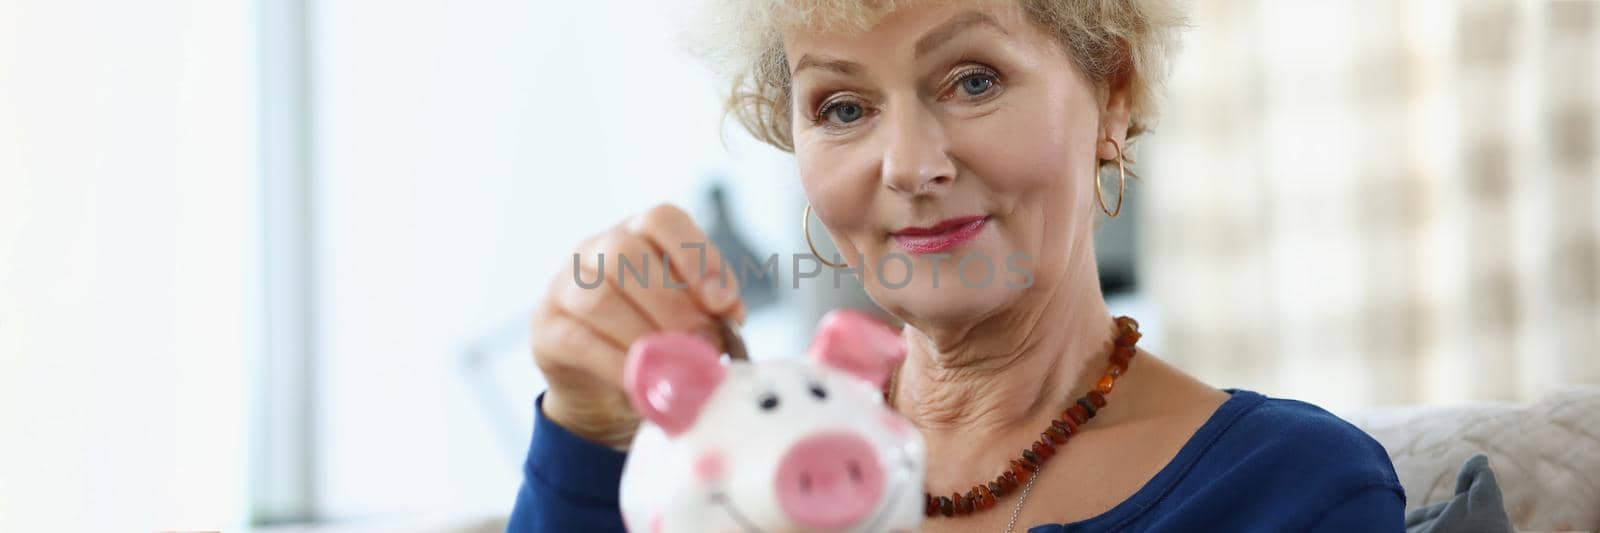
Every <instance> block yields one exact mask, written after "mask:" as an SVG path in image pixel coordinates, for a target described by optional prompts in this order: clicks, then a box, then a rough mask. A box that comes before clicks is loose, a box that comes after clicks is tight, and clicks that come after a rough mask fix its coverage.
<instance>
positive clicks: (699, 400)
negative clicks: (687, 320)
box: [622, 333, 727, 436]
mask: <svg viewBox="0 0 1600 533" xmlns="http://www.w3.org/2000/svg"><path fill="white" fill-rule="evenodd" d="M726 373H727V369H726V368H724V367H723V366H722V361H721V358H720V357H719V356H718V355H717V349H716V348H715V347H713V346H711V344H710V343H708V342H706V341H705V340H704V339H701V338H699V337H696V336H693V335H686V334H678V333H664V334H656V335H648V336H645V337H640V338H639V339H638V340H636V341H634V342H633V346H632V347H631V348H629V349H628V362H627V365H626V366H625V367H624V368H623V373H622V382H623V387H624V388H625V389H626V390H627V391H628V399H629V400H630V401H631V402H632V403H633V408H634V410H636V411H638V412H639V414H640V415H642V416H644V417H645V418H646V419H648V420H650V421H651V422H655V424H656V425H658V426H661V429H663V430H665V431H666V432H667V435H673V436H676V435H678V434H679V433H683V432H684V431H687V430H688V429H689V427H690V426H693V425H694V422H695V419H697V418H699V417H700V410H701V408H702V407H705V403H706V400H707V399H708V398H710V397H711V393H712V391H714V390H716V388H717V385H720V384H722V378H723V377H724V376H725V375H726Z"/></svg>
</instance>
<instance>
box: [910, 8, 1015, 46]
mask: <svg viewBox="0 0 1600 533" xmlns="http://www.w3.org/2000/svg"><path fill="white" fill-rule="evenodd" d="M974 26H988V27H991V28H994V29H995V30H996V31H999V32H1000V33H1002V34H1006V35H1010V34H1009V33H1007V32H1006V29H1005V28H1002V27H1000V23H999V22H995V20H994V17H991V16H989V15H988V14H986V13H983V12H979V11H964V12H961V13H959V14H957V15H956V16H953V17H950V20H948V21H946V22H945V23H944V24H941V25H939V27H937V28H934V29H932V30H928V33H926V34H924V35H923V36H922V38H921V39H917V45H916V47H915V48H914V50H915V52H914V53H915V55H918V56H921V55H922V54H925V53H928V52H929V51H931V50H933V49H934V48H938V47H939V45H941V44H944V43H945V41H948V40H950V39H951V38H954V37H955V36H956V35H958V34H960V33H961V32H963V31H966V30H967V29H968V28H972V27H974Z"/></svg>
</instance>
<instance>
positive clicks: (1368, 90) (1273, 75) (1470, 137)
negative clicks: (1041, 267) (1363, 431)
mask: <svg viewBox="0 0 1600 533" xmlns="http://www.w3.org/2000/svg"><path fill="white" fill-rule="evenodd" d="M1193 16H1194V20H1193V26H1194V27H1193V28H1192V29H1191V31H1190V32H1189V34H1188V37H1187V39H1186V41H1185V43H1186V44H1185V49H1184V50H1183V51H1182V53H1181V56H1180V59H1179V60H1178V62H1177V64H1176V67H1175V71H1174V77H1173V80H1172V83H1171V85H1170V86H1169V87H1168V88H1167V91H1166V93H1167V95H1168V100H1167V107H1166V114H1165V117H1164V120H1163V122H1162V123H1160V124H1158V125H1157V127H1156V129H1155V132H1154V134H1153V135H1151V137H1150V138H1148V139H1145V140H1143V141H1141V142H1142V143H1144V146H1142V147H1141V148H1142V149H1141V152H1142V154H1141V155H1142V159H1141V161H1142V164H1143V167H1144V168H1142V169H1141V172H1140V174H1141V175H1142V176H1144V183H1143V185H1144V186H1143V187H1141V188H1140V189H1139V195H1138V196H1136V197H1133V198H1132V199H1131V201H1136V202H1144V205H1143V207H1144V209H1141V210H1140V211H1139V216H1140V217H1142V218H1141V219H1140V221H1139V222H1140V224H1141V225H1142V226H1143V228H1144V230H1143V231H1144V238H1143V244H1144V246H1145V249H1144V250H1142V253H1141V254H1140V256H1141V258H1142V259H1141V263H1140V269H1141V271H1142V273H1143V275H1144V279H1145V280H1147V284H1146V287H1145V290H1146V294H1147V296H1148V297H1149V298H1150V300H1151V301H1152V303H1153V305H1154V306H1155V307H1156V308H1157V310H1158V316H1159V317H1160V319H1159V320H1160V323H1161V328H1162V329H1161V337H1160V346H1159V347H1158V348H1159V349H1160V350H1161V351H1160V352H1159V353H1161V354H1162V355H1163V356H1166V357H1167V358H1169V359H1170V360H1172V361H1174V362H1175V363H1177V364H1179V365H1180V366H1182V367H1184V368H1187V369H1189V370H1191V371H1193V372H1196V373H1197V374H1199V375H1200V376H1201V377H1202V378H1204V379H1207V380H1208V381H1209V382H1211V383H1214V384H1218V385H1222V386H1231V387H1244V388H1252V389H1256V390H1260V391H1263V392H1266V393H1269V394H1275V395H1281V396H1288V397H1295V398H1302V399H1307V400H1311V401H1315V402H1317V403H1320V404H1323V405H1325V406H1328V407H1330V408H1334V409H1342V408H1354V407H1361V406H1368V405H1383V404H1410V403H1440V402H1458V401H1463V400H1522V399H1528V398H1532V397H1537V396H1539V395H1540V394H1541V393H1542V392H1543V391H1545V390H1547V389H1548V388H1550V387H1552V386H1554V385H1557V384H1562V383H1600V157H1597V154H1600V135H1596V130H1597V120H1600V74H1597V72H1600V36H1597V33H1600V3H1596V2H1582V1H1565V2H1506V1H1496V2H1488V1H1460V2H1456V1H1429V2H1423V1H1408V2H1392V1H1386V0H1370V1H1354V2H1278V1H1269V0H1258V1H1243V0H1241V1H1225V2H1224V1H1217V2H1200V3H1198V4H1196V5H1195V6H1194V8H1193Z"/></svg>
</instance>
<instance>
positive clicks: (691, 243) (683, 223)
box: [626, 204, 744, 320]
mask: <svg viewBox="0 0 1600 533" xmlns="http://www.w3.org/2000/svg"><path fill="white" fill-rule="evenodd" d="M626 229H627V231H629V232H631V233H634V234H636V235H640V236H642V237H643V238H644V239H645V240H646V241H648V242H649V243H650V244H651V246H653V247H654V249H655V251H656V252H657V253H658V254H659V255H657V257H658V258H661V257H664V258H666V262H667V263H669V264H670V265H671V269H672V272H673V274H675V276H674V277H675V278H676V279H677V281H679V282H681V283H683V284H686V285H688V287H687V289H688V291H689V292H690V293H691V294H693V295H694V300H695V301H696V302H697V303H698V304H699V305H700V307H701V309H704V310H705V311H706V312H707V313H710V314H712V315H715V316H717V317H733V318H736V319H739V320H743V319H744V316H743V313H744V308H743V305H742V304H741V303H740V301H739V280H738V279H737V277H736V276H734V275H733V272H728V271H727V270H729V269H727V268H725V267H727V265H726V264H724V261H723V258H722V252H721V251H719V250H717V247H716V246H713V245H712V244H711V242H710V239H707V238H706V235H705V232H702V231H701V230H700V227H699V226H697V225H695V223H694V220H693V219H691V218H689V214H688V213H685V212H683V210H682V209H678V208H677V207H674V206H671V205H665V204H663V205H659V206H656V207H655V208H653V209H651V210H649V211H646V212H645V213H644V214H642V215H639V216H638V217H635V218H633V219H632V220H630V221H629V222H628V224H627V225H626Z"/></svg>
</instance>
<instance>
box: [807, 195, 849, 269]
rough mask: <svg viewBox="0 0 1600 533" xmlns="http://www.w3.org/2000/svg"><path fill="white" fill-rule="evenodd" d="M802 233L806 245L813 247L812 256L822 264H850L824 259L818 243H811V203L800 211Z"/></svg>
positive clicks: (835, 265) (833, 265) (834, 266)
mask: <svg viewBox="0 0 1600 533" xmlns="http://www.w3.org/2000/svg"><path fill="white" fill-rule="evenodd" d="M800 233H802V234H804V235H805V236H806V247H807V248H810V249H811V255H812V257H816V258H817V260H818V261H821V262H822V264H824V265H828V266H830V267H833V268H845V267H848V266H850V265H848V264H845V263H834V262H832V261H829V260H827V259H823V258H822V254H819V253H817V245H815V244H811V204H806V209H805V211H802V212H801V213H800ZM797 264H798V263H797Z"/></svg>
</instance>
